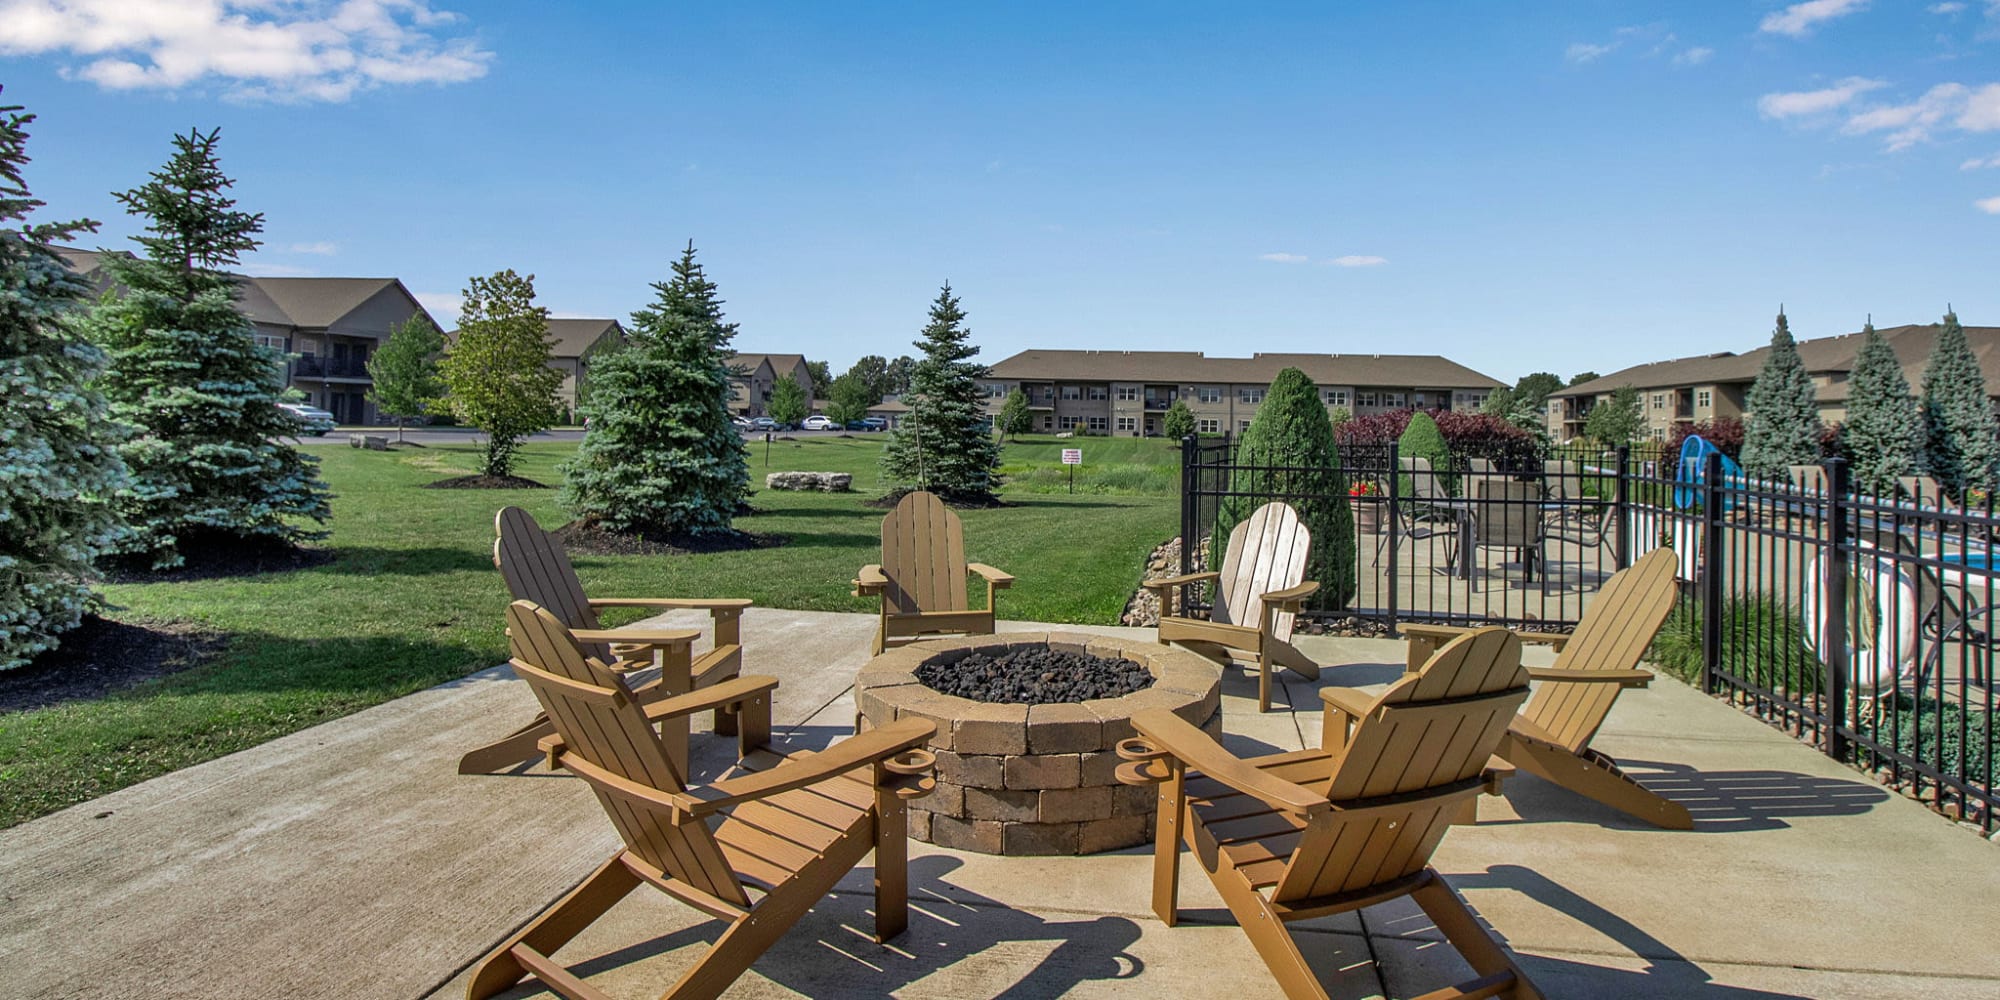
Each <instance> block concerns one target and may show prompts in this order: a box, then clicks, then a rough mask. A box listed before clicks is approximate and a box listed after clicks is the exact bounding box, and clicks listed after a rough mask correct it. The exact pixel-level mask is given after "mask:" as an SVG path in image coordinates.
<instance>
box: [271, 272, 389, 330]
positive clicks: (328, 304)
mask: <svg viewBox="0 0 2000 1000" xmlns="http://www.w3.org/2000/svg"><path fill="white" fill-rule="evenodd" d="M243 281H244V282H245V283H246V284H249V285H252V286H255V287H256V288H257V289H258V290H259V291H261V292H263V293H264V296H265V297H266V298H268V299H269V300H270V302H271V304H272V305H275V306H277V308H278V311H279V313H280V314H281V315H282V316H283V317H285V318H287V319H289V320H290V321H291V325H293V326H299V327H316V328H322V329H323V328H325V327H329V326H332V325H333V324H335V323H338V322H340V320H341V318H342V317H344V316H346V315H347V314H348V313H351V312H353V311H354V310H356V309H359V308H361V306H362V304H363V303H365V302H367V301H368V300H369V299H372V298H374V297H375V296H376V294H377V293H379V292H381V291H382V290H383V289H385V288H388V287H389V286H391V285H395V284H397V283H398V282H397V281H396V279H394V278H245V279H243ZM248 302H249V298H248V296H246V297H245V303H246V304H247V303H248ZM251 318H252V319H257V320H262V319H263V317H260V316H256V315H252V316H251ZM266 322H282V320H266Z"/></svg>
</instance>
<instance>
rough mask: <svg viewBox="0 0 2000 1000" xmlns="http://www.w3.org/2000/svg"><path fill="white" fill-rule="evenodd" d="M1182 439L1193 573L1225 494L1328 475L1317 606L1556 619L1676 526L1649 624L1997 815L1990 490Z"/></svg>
mask: <svg viewBox="0 0 2000 1000" xmlns="http://www.w3.org/2000/svg"><path fill="white" fill-rule="evenodd" d="M1182 447H1183V453H1182V471H1181V474H1182V499H1181V537H1182V539H1183V540H1184V544H1183V545H1182V546H1181V560H1182V567H1181V569H1182V571H1183V572H1193V571H1196V570H1202V569H1209V568H1213V567H1211V566H1209V565H1208V564H1207V563H1208V560H1207V554H1208V553H1209V552H1210V551H1211V550H1212V548H1213V545H1212V541H1213V540H1212V539H1211V536H1212V535H1213V534H1214V532H1215V528H1216V525H1217V524H1218V523H1219V520H1220V519H1222V518H1223V515H1224V512H1225V510H1228V511H1231V512H1233V515H1234V516H1232V517H1230V518H1229V519H1228V520H1229V521H1234V520H1235V519H1236V518H1240V517H1241V516H1242V515H1243V514H1245V513H1247V511H1248V510H1249V509H1251V508H1253V507H1254V506H1255V505H1258V504H1262V503H1265V502H1269V501H1272V500H1283V501H1287V502H1290V503H1293V504H1294V505H1297V504H1299V503H1301V502H1302V501H1306V500H1315V499H1319V500H1323V498H1324V497H1325V495H1326V493H1327V492H1329V491H1337V492H1339V493H1344V494H1346V495H1347V496H1348V500H1349V505H1348V506H1349V510H1350V513H1349V515H1348V516H1350V517H1352V518H1353V520H1354V533H1353V538H1354V540H1355V544H1354V551H1353V560H1354V572H1355V580H1356V587H1355V588H1354V595H1353V597H1352V599H1351V600H1348V601H1346V602H1344V603H1338V604H1328V605H1325V606H1322V607H1319V608H1315V609H1312V610H1311V612H1310V617H1317V618H1319V619H1321V620H1323V621H1327V622H1332V623H1339V622H1342V621H1344V620H1346V619H1350V618H1352V619H1361V620H1363V621H1369V622H1376V623H1380V624H1381V625H1383V626H1386V627H1387V629H1388V630H1390V631H1391V632H1393V631H1394V630H1395V629H1396V627H1397V626H1398V625H1399V624H1400V623H1403V622H1409V621H1425V622H1443V623H1452V624H1501V625H1508V626H1514V627H1530V628H1544V629H1552V630H1561V629H1567V628H1569V627H1573V626H1574V625H1575V623H1576V621H1577V620H1578V619H1579V618H1580V617H1581V616H1582V614H1583V613H1584V610H1585V609H1586V608H1587V607H1588V606H1589V603H1590V601H1591V599H1592V598H1593V597H1594V596H1595V595H1596V593H1597V591H1598V590H1599V589H1600V588H1601V587H1602V585H1603V582H1604V581H1605V580H1606V579H1607V578H1608V577H1609V576H1610V575H1611V574H1612V573H1614V572H1616V571H1617V570H1618V569H1619V568H1620V567H1623V566H1626V565H1629V564H1630V563H1631V561H1632V560H1633V559H1636V558H1637V557H1639V556H1641V555H1643V554H1645V553H1647V552H1649V551H1652V550H1653V549H1655V548H1662V547H1664V548H1669V549H1672V550H1673V551H1674V552H1675V554H1676V557H1677V561H1678V571H1677V576H1678V578H1679V579H1680V581H1681V586H1682V593H1681V598H1680V601H1679V604H1678V606H1677V607H1676V608H1675V610H1674V612H1673V614H1672V615H1671V616H1670V617H1669V619H1668V621H1667V624H1666V626H1665V627H1664V628H1663V629H1662V630H1661V633H1660V635H1659V637H1658V638H1657V639H1656V640H1655V643H1654V650H1653V659H1654V660H1655V661H1657V662H1658V663H1659V664H1660V665H1661V666H1662V667H1663V668H1665V669H1668V670H1670V671H1672V672H1674V673H1676V674H1678V675H1680V676H1681V677H1683V678H1684V679H1686V680H1689V681H1691V682H1694V683H1697V684H1699V685H1700V686H1701V687H1702V688H1703V690H1705V691H1708V692H1710V693H1712V694H1716V695H1719V696H1723V697H1727V698H1729V699H1731V700H1732V701H1734V702H1736V703H1737V704H1740V705H1742V706H1743V707H1744V708H1745V710H1746V711H1749V712H1752V713H1754V714H1756V715H1757V716H1759V717H1760V718H1763V719H1765V720H1767V721H1769V722H1770V723H1772V724H1773V725H1776V726H1779V727H1781V728H1783V729H1785V730H1786V731H1787V732H1790V733H1792V734H1794V735H1795V736H1797V737H1798V738H1799V739H1801V740H1804V741H1806V742H1808V743H1811V744H1813V745H1815V746H1818V747H1820V748H1822V749H1824V751H1825V752H1826V753H1828V754H1829V755H1831V756H1833V757H1835V758H1837V759H1840V760H1843V761H1847V762H1849V763H1852V764H1854V765H1856V766H1858V767H1861V768H1862V769H1864V770H1868V771H1871V772H1873V773H1876V774H1877V775H1878V776H1880V777H1881V778H1882V779H1883V780H1884V781H1887V782H1889V783H1891V784H1893V785H1896V786H1897V787H1900V788H1902V789H1903V790H1905V791H1906V792H1907V793H1909V794H1912V795H1913V796H1916V797H1918V798H1921V799H1923V800H1924V801H1926V802H1928V803H1930V804H1931V805H1932V806H1934V807H1935V808H1937V809H1939V810H1940V811H1942V812H1945V813H1946V814H1948V815H1952V816H1954V817H1956V818H1959V819H1962V820H1965V821H1969V822H1973V823H1976V824H1978V825H1979V826H1981V828H1983V829H1985V830H1987V831H1989V832H1990V831H1992V830H1993V829H1994V828H1995V827H1996V825H2000V816H1996V810H2000V795H1996V793H1995V791H1994V781H1993V779H1994V771H1995V768H1996V765H1995V762H1994V756H1995V753H1996V748H2000V738H1996V735H1995V733H1994V731H1993V725H1992V718H1993V712H1994V707H1995V706H1994V701H1995V696H1994V687H1993V669H1994V662H1993V661H1994V658H1995V655H1996V654H1995V644H1996V640H1995V636H1996V633H2000V605H1996V600H1995V599H1996V597H2000V576H1996V571H1995V569H1994V567H1993V548H1994V543H1995V541H1996V539H2000V518H1996V516H1995V512H1994V508H1993V502H1992V500H1991V499H1990V498H1988V499H1985V500H1984V501H1983V502H1981V503H1980V504H1978V505H1975V506H1972V507H1964V506H1959V505H1956V504H1954V503H1952V502H1950V501H1948V500H1947V499H1945V498H1943V497H1940V496H1936V495H1924V492H1925V487H1923V486H1918V487H1917V489H1916V491H1915V492H1914V493H1910V492H1900V495H1898V496H1895V497H1877V496H1870V495H1866V494H1864V493H1860V492H1857V491H1856V490H1854V489H1853V488H1852V486H1851V483H1850V481H1849V480H1850V477H1849V470H1848V469H1847V467H1846V464H1845V463H1844V462H1842V461H1840V460H1839V459H1833V460H1829V461H1828V462H1827V463H1826V464H1825V466H1824V467H1819V468H1803V469H1800V470H1794V478H1793V479H1791V480H1788V481H1776V482H1773V481H1767V480H1761V479H1755V478H1751V477H1746V476H1743V475H1741V474H1734V473H1730V472H1726V471H1725V465H1724V463H1723V461H1722V459H1721V457H1720V456H1718V455H1711V456H1709V457H1708V459H1707V461H1706V464H1705V466H1704V467H1703V468H1701V469H1699V470H1696V469H1685V470H1683V469H1676V468H1672V467H1671V463H1670V462H1669V461H1666V460H1665V457H1664V456H1658V455H1654V454H1650V453H1647V452H1644V451H1641V452H1636V453H1635V452H1633V451H1632V450H1629V449H1617V450H1610V451H1601V450H1595V449H1589V450H1582V449H1549V450H1544V451H1541V452H1538V453H1536V454H1534V455H1533V456H1527V455H1522V454H1514V455H1508V456H1502V457H1501V458H1499V459H1498V460H1496V461H1491V462H1488V461H1482V460H1479V459H1477V458H1475V457H1472V456H1450V457H1445V456H1439V461H1438V462H1437V463H1435V464H1433V463H1430V462H1427V461H1423V460H1419V459H1416V458H1413V457H1411V456H1405V455H1400V454H1398V452H1397V450H1396V448H1395V447H1394V446H1386V447H1353V446H1349V447H1344V448H1343V449H1342V452H1341V468H1340V469H1338V470H1328V469H1318V468H1302V467H1286V466H1273V465H1259V464H1254V463H1244V462H1239V461H1238V455H1237V452H1236V443H1235V442H1234V441H1232V440H1230V439H1227V438H1214V439H1194V438H1190V439H1188V440H1187V441H1185V442H1184V443H1183V445H1182ZM1318 506H1319V508H1320V509H1321V510H1322V511H1324V510H1325V509H1327V508H1328V507H1329V505H1327V504H1325V503H1324V502H1321V503H1320V504H1319V505H1318ZM1321 521H1322V523H1320V524H1317V525H1316V524H1314V523H1312V520H1311V519H1310V518H1309V519H1308V522H1307V527H1308V528H1309V529H1312V530H1313V531H1314V537H1315V540H1316V544H1317V543H1318V540H1319V539H1321V538H1322V537H1323V535H1324V534H1325V533H1326V532H1327V531H1329V530H1336V531H1337V530H1340V529H1339V528H1338V527H1337V526H1333V525H1330V524H1328V523H1325V522H1326V517H1325V516H1324V515H1323V516H1322V518H1321ZM1203 596H1204V595H1203V594H1202V593H1201V592H1200V589H1199V588H1192V589H1191V590H1190V592H1189V593H1188V594H1186V595H1184V597H1183V600H1184V602H1185V603H1186V606H1189V607H1192V608H1201V607H1204V605H1203V603H1202V602H1203Z"/></svg>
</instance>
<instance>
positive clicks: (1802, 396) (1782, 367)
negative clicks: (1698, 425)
mask: <svg viewBox="0 0 2000 1000" xmlns="http://www.w3.org/2000/svg"><path fill="white" fill-rule="evenodd" d="M1744 403H1745V405H1746V408H1747V409H1748V410H1749V414H1748V417H1747V424H1746V426H1745V427H1744V430H1743V471H1745V472H1747V473H1749V474H1750V475H1753V476H1764V477H1780V478H1781V477H1783V476H1785V475H1786V470H1787V468H1788V467H1789V466H1793V465H1810V464H1812V463H1814V462H1817V461H1819V453H1820V448H1819V435H1820V426H1819V408H1818V407H1816V406H1814V405H1813V383H1812V376H1811V375H1808V374H1806V366H1805V362H1803V361H1801V360H1799V348H1798V344H1797V343H1795V342H1794V341H1793V340H1792V330H1791V325H1790V324H1789V323H1787V322H1786V320H1785V313H1784V311H1783V310H1779V312H1778V326H1777V329H1775V330H1773V331H1771V353H1770V354H1769V355H1767V356H1766V357H1765V358H1764V367H1763V370H1761V371H1759V372H1758V373H1757V381H1755V382H1753V383H1751V385H1750V393H1749V395H1748V396H1747V397H1746V398H1745V399H1744Z"/></svg>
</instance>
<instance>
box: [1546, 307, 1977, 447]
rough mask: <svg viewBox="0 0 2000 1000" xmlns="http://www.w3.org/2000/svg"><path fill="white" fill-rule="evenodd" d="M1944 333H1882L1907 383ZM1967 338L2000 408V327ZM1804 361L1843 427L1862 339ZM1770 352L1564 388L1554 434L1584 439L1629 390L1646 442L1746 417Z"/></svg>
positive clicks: (1660, 364) (1686, 362)
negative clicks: (1600, 410)
mask: <svg viewBox="0 0 2000 1000" xmlns="http://www.w3.org/2000/svg"><path fill="white" fill-rule="evenodd" d="M1942 329H1943V328H1942V327H1941V326H1940V325H1939V324H1936V323H1931V324H1925V325H1915V324H1911V325H1906V326H1897V327H1890V328H1888V329H1885V330H1879V331H1877V332H1879V333H1881V334H1882V336H1883V338H1884V339H1886V340H1887V341H1888V342H1889V347H1890V349H1891V350H1893V351H1895V352H1896V360H1898V361H1900V362H1902V364H1903V377H1904V378H1907V379H1909V382H1910V388H1911V390H1912V391H1917V390H1919V389H1920V387H1921V386H1922V384H1923V374H1924V365H1925V364H1926V363H1927V362H1928V360H1929V358H1930V353H1931V347H1932V345H1934V344H1936V343H1937V336H1938V333H1939V331H1940V330H1942ZM1965 336H1966V340H1967V341H1968V342H1969V343H1970V344H1971V345H1972V352H1973V355H1974V356H1975V357H1977V358H1978V359H1979V366H1980V368H1981V370H1982V371H1984V372H1985V374H1986V393H1987V395H1988V396H1989V397H1991V398H1992V399H1993V400H1994V401H1995V405H1996V407H2000V327H1990V326H1968V327H1966V328H1965ZM1798 345H1799V360H1800V361H1802V362H1804V364H1805V368H1806V373H1807V374H1809V375H1811V376H1812V381H1813V394H1814V401H1815V402H1816V403H1817V404H1818V407H1819V417H1820V420H1822V421H1824V422H1826V423H1829V424H1836V423H1839V422H1841V421H1843V420H1845V419H1847V399H1848V389H1849V383H1848V378H1849V376H1850V375H1851V374H1852V373H1853V370H1854V359H1855V356H1856V355H1857V354H1859V353H1860V351H1861V334H1860V333H1844V334H1841V335H1839V336H1836V337H1818V338H1814V339H1812V340H1801V341H1799V342H1798ZM1770 353H1771V349H1770V348H1769V347H1760V348H1758V349H1757V350H1754V351H1749V352H1746V353H1743V354H1736V353H1733V352H1729V351H1723V352H1721V353H1718V354H1706V355H1702V356H1700V357H1693V358H1678V359H1675V360H1672V361H1655V362H1652V363H1649V364H1643V365H1635V366H1633V367H1631V368H1627V369H1625V370H1623V371H1617V372H1612V373H1611V374H1609V375H1606V376H1604V377H1603V378H1599V379H1595V380H1592V381H1590V382H1585V383H1582V384H1581V385H1574V386H1571V387H1569V388H1567V389H1558V390H1557V391H1556V392H1555V393H1554V394H1552V395H1551V396H1550V397H1549V408H1548V421H1549V434H1550V435H1551V436H1552V437H1554V438H1555V439H1556V440H1558V441H1568V440H1571V439H1573V438H1579V437H1582V436H1583V430H1584V423H1585V422H1586V421H1587V420H1588V419H1589V417H1590V410H1591V408H1592V407H1594V406H1596V405H1597V404H1599V403H1601V402H1603V401H1605V400H1608V399H1610V398H1611V394H1612V393H1613V392H1614V391H1616V390H1618V389H1619V388H1622V387H1624V386H1628V385H1629V386H1632V387H1633V388H1635V389H1637V390H1638V391H1639V406H1640V408H1641V409H1642V410H1643V412H1644V413H1645V417H1646V425H1645V426H1646V436H1647V437H1649V438H1652V439H1653V440H1656V441H1657V440H1663V439H1665V438H1666V437H1667V435H1668V434H1670V433H1672V431H1673V429H1674V426H1675V425H1676V424H1695V423H1705V422H1708V421H1711V420H1718V419H1722V418H1735V419H1739V420H1740V419H1742V418H1743V416H1744V414H1745V411H1746V406H1747V404H1746V402H1745V401H1746V399H1747V397H1748V396H1749V393H1750V386H1751V384H1752V383H1754V382H1756V381H1757V373H1758V372H1759V371H1761V370H1763V367H1764V359H1765V358H1766V357H1767V356H1768V355H1769V354H1770Z"/></svg>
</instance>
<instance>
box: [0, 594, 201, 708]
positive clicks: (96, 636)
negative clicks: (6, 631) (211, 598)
mask: <svg viewBox="0 0 2000 1000" xmlns="http://www.w3.org/2000/svg"><path fill="white" fill-rule="evenodd" d="M227 642H228V639H227V637H225V636H224V635H223V634H222V633H220V632H215V631H211V630H209V629H207V628H204V627H203V626H201V625H200V624H197V623H195V622H145V621H134V622H121V621H114V620H112V619H109V618H99V617H97V616H96V615H86V616H85V617H84V619H83V624H81V625H78V626H77V627H76V628H74V629H72V630H70V632H69V633H67V634H66V635H64V636H63V637H62V645H60V646H57V647H56V648H54V649H51V650H48V651H47V652H44V653H43V654H42V655H40V656H37V657H35V658H34V660H32V661H31V662H29V664H28V665H27V666H25V667H21V668H19V669H17V670H9V671H6V672H4V673H0V713H6V712H25V711H27V710H29V709H34V708H46V707H48V706H50V705H60V704H63V703H64V702H71V701H87V700H90V699H93V698H102V697H104V696H105V695H107V694H110V693H112V692H113V691H120V690H123V689H125V688H128V687H131V686H132V685H134V684H138V683H140V682H142V681H149V680H152V679H153V678H155V677H165V676H167V675H168V674H175V673H179V672H181V671H183V670H186V669H188V668H190V667H197V666H200V665H201V664H203V663H205V662H207V661H208V660H209V659H210V658H211V657H213V656H215V654H217V653H219V652H221V651H222V648H223V646H224V645H225V644H226V643H227Z"/></svg>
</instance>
